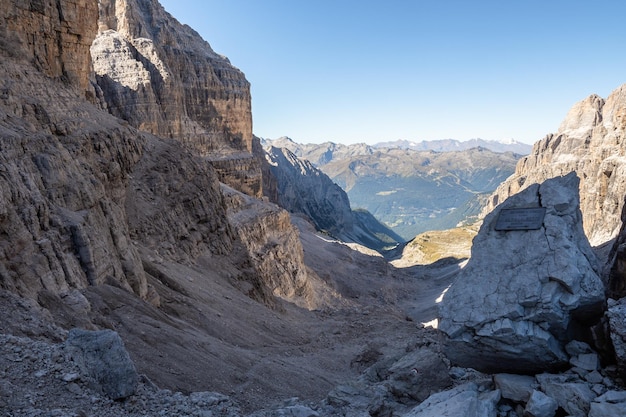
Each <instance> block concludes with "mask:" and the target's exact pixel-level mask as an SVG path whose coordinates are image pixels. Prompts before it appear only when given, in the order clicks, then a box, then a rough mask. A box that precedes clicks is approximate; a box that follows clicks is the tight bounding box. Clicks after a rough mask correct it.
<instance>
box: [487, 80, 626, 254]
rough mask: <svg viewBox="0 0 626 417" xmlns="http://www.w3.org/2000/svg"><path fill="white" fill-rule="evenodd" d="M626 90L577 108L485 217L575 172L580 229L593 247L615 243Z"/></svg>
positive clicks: (523, 163) (625, 155) (625, 185)
mask: <svg viewBox="0 0 626 417" xmlns="http://www.w3.org/2000/svg"><path fill="white" fill-rule="evenodd" d="M625 135H626V85H623V86H621V87H619V88H618V89H616V90H615V91H613V92H612V93H611V94H610V95H609V97H608V98H607V99H606V100H604V99H602V98H600V97H598V96H597V95H592V96H590V97H588V98H586V99H585V100H582V101H581V102H579V103H576V104H575V105H574V106H573V107H572V109H571V110H570V111H569V113H568V114H567V116H566V117H565V119H564V120H563V122H562V123H561V126H560V127H559V130H558V131H557V132H556V133H552V134H549V135H547V136H546V137H545V138H544V139H542V140H540V141H539V142H537V143H535V145H534V146H533V150H532V152H531V153H530V155H528V156H526V157H524V158H523V159H521V160H520V162H519V163H518V165H517V167H516V172H515V174H514V175H512V176H511V177H510V178H509V179H508V180H507V181H505V182H504V183H503V184H502V185H501V186H500V187H498V189H497V190H496V192H495V193H494V195H493V196H492V198H491V204H490V206H489V207H488V209H487V212H488V211H490V210H491V209H493V207H495V206H496V205H497V204H498V203H500V202H502V201H504V200H505V199H506V198H507V197H508V196H511V195H513V194H515V193H517V192H519V191H520V190H522V189H524V188H526V187H528V186H530V185H531V184H534V183H540V182H543V181H545V180H546V179H548V178H552V177H555V176H559V175H566V174H568V173H569V172H572V171H574V172H576V173H577V174H578V177H579V178H580V179H581V181H580V199H581V203H580V207H581V211H582V215H583V225H584V229H585V232H586V234H587V237H588V238H589V241H590V242H591V244H592V245H594V246H597V245H601V244H603V243H606V242H607V241H610V240H611V239H613V238H615V237H616V235H617V233H618V231H619V229H620V226H621V219H620V215H621V212H622V207H623V205H624V195H625V194H626V181H625V180H624V179H625V178H626V139H625Z"/></svg>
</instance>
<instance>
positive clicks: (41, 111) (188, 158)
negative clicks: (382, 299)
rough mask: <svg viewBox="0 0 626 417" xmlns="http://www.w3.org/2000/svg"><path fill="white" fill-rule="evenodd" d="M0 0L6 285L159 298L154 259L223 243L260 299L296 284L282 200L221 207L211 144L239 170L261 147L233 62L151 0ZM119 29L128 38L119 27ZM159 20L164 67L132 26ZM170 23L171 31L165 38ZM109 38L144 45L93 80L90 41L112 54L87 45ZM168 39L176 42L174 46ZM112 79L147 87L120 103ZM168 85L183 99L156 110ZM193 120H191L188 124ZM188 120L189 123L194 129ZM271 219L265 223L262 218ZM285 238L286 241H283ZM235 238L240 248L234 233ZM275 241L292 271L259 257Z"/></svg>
mask: <svg viewBox="0 0 626 417" xmlns="http://www.w3.org/2000/svg"><path fill="white" fill-rule="evenodd" d="M2 6H3V7H2V10H1V12H0V13H2V15H1V16H2V19H1V21H0V22H1V24H2V26H1V27H0V30H1V31H3V34H4V35H6V36H4V37H3V38H2V41H1V42H0V53H1V54H2V61H1V62H0V72H1V73H0V79H1V80H2V81H1V83H2V84H1V87H0V88H1V90H0V91H1V93H0V132H1V136H2V145H1V147H2V148H1V150H2V152H0V158H2V165H1V166H0V167H1V171H2V174H1V175H0V183H1V185H0V189H1V190H2V194H1V198H2V199H1V209H0V227H1V229H2V236H3V237H2V238H1V243H0V246H1V248H2V250H1V252H0V261H1V262H0V265H1V270H0V276H1V281H0V282H1V287H2V288H3V289H6V290H9V291H11V292H14V293H18V294H20V295H21V296H23V297H28V298H31V299H35V300H37V299H40V301H41V299H42V297H44V298H46V297H48V296H49V295H54V296H59V295H63V294H68V293H70V292H71V291H72V290H74V289H81V288H86V287H89V286H98V285H102V284H112V285H116V286H119V287H122V288H125V289H127V290H129V291H132V292H133V293H135V294H136V295H138V296H139V297H141V298H143V299H146V300H148V301H150V302H152V303H153V304H155V305H158V304H159V294H158V292H156V291H155V290H154V288H153V287H154V285H152V284H155V283H158V282H159V279H160V278H159V277H161V278H163V279H165V278H164V277H165V275H163V274H162V273H161V272H159V268H158V267H157V266H155V265H154V264H153V262H152V261H150V259H166V260H168V261H171V262H176V263H179V264H181V265H182V264H184V265H191V264H194V263H195V262H196V261H197V260H198V259H199V258H200V257H204V258H206V257H212V256H226V257H230V259H231V260H230V261H228V262H229V263H231V264H233V265H237V266H238V267H241V269H242V271H245V273H240V274H235V275H234V278H233V279H234V280H235V281H237V282H239V285H240V286H242V288H243V287H245V286H246V285H247V286H250V287H251V288H253V289H254V290H250V291H248V290H246V291H247V293H249V294H250V295H252V296H254V297H255V298H257V299H259V300H261V301H264V302H267V303H268V304H273V303H274V302H273V301H272V300H273V298H272V297H273V296H274V294H275V295H278V296H285V297H292V298H293V297H296V296H299V295H301V294H304V289H303V288H305V285H304V284H303V281H304V280H305V278H306V275H305V273H304V272H302V271H304V270H305V268H304V266H303V264H302V256H301V247H300V246H299V241H298V240H297V232H296V230H295V229H294V228H293V227H292V226H291V225H290V224H289V221H288V215H287V213H286V212H284V211H281V210H279V209H278V208H276V207H275V206H271V209H267V210H260V209H259V210H258V213H257V214H258V215H257V216H256V217H250V216H249V217H247V218H246V219H245V220H246V221H247V222H249V223H248V224H245V225H243V224H241V223H237V222H235V221H234V220H232V219H231V220H229V218H228V217H227V205H226V200H225V198H224V195H223V194H222V191H221V189H220V183H219V181H218V180H219V179H220V178H224V175H225V174H223V175H219V174H218V173H217V172H216V169H214V167H213V166H212V165H211V164H210V163H209V162H208V161H207V160H208V159H211V158H213V156H214V155H217V156H216V157H215V159H216V160H219V161H220V163H223V164H224V165H228V166H229V168H228V169H227V170H230V172H233V175H235V176H240V177H242V178H243V177H245V175H244V174H242V173H241V172H244V173H245V169H246V167H250V166H252V165H251V164H248V165H246V162H245V161H246V160H247V161H257V160H256V159H254V158H253V157H252V151H253V149H252V136H251V126H250V117H249V104H250V103H249V95H248V83H247V81H245V78H243V75H242V74H241V73H240V72H239V71H238V70H236V69H234V68H233V67H232V66H230V64H229V63H228V61H227V60H226V59H225V58H223V57H220V56H218V55H217V54H215V53H213V52H212V51H211V50H210V48H209V47H208V44H206V43H203V42H202V41H199V40H198V39H199V37H198V36H197V35H196V34H195V32H193V31H191V29H189V28H186V27H183V26H181V25H178V23H176V22H175V21H170V20H169V19H170V17H169V15H167V14H166V13H165V12H164V11H163V10H162V8H161V7H160V6H159V5H158V3H156V2H129V3H122V2H117V3H110V2H100V4H99V6H100V10H98V3H97V2H75V1H69V0H68V1H59V2H56V3H50V2H30V3H24V2H21V1H3V2H2ZM98 12H100V20H98ZM157 22H158V23H157ZM171 22H174V23H171ZM150 23H152V24H154V25H156V26H150V25H149V24H150ZM168 25H177V26H176V27H174V28H173V27H171V26H168ZM112 28H115V29H116V30H120V32H117V31H116V30H113V29H112ZM157 29H158V30H157ZM98 33H99V34H100V35H98ZM120 33H122V34H124V35H125V36H129V38H128V39H126V38H120V36H122V35H120ZM154 33H160V34H161V36H163V38H158V40H159V45H161V47H163V48H165V49H167V50H168V51H169V53H170V55H167V54H165V55H164V56H166V57H169V58H168V59H165V58H164V59H165V62H167V64H168V65H169V66H168V67H167V68H165V67H164V66H159V65H148V61H146V60H143V59H139V57H140V55H142V54H145V55H146V56H149V57H151V59H153V60H155V62H156V60H158V59H159V58H158V56H157V55H156V52H155V50H154V49H151V48H152V46H150V45H152V41H150V40H149V39H148V38H141V36H148V35H151V34H152V35H154ZM97 35H98V37H97ZM169 36H171V37H174V38H176V39H178V40H176V41H175V40H173V39H169V40H167V39H166V38H167V37H169ZM179 38H180V39H179ZM112 39H113V40H114V41H112V42H113V43H112V44H111V45H113V46H115V48H118V47H119V48H120V49H115V48H114V49H112V50H110V49H106V48H105V50H106V51H108V52H107V53H110V54H113V55H116V54H118V55H119V53H120V51H122V52H123V51H126V52H128V51H131V49H132V48H131V46H132V47H133V48H135V49H132V51H131V52H132V53H131V55H132V57H134V59H139V60H138V61H137V60H136V61H134V62H135V64H133V65H134V66H133V65H131V64H129V62H128V61H125V60H123V59H121V58H120V60H117V59H113V58H111V57H110V56H109V58H111V59H110V60H109V61H108V62H109V64H110V65H112V67H111V68H114V69H115V70H114V71H113V73H115V74H117V76H119V77H120V78H119V79H117V80H110V79H107V77H108V76H106V75H102V73H101V74H100V75H98V76H97V78H98V79H99V82H100V85H101V86H102V87H103V88H100V87H99V85H96V84H95V82H94V79H95V78H96V77H95V76H94V73H93V72H92V71H91V70H90V68H91V64H90V62H91V55H92V54H93V55H94V59H96V60H97V61H98V63H97V64H94V67H95V68H101V67H99V65H100V66H101V65H104V61H106V60H105V59H104V58H103V56H107V55H106V54H104V55H98V54H97V53H95V54H94V51H96V52H97V51H102V49H99V47H98V45H100V46H101V45H103V44H106V42H107V41H108V40H112ZM125 39H126V40H125ZM129 39H130V40H129ZM138 39H139V40H138ZM92 40H93V45H95V46H92V43H91V42H92ZM131 40H132V41H133V42H135V43H136V46H133V44H132V42H131ZM118 41H119V42H118ZM174 44H175V45H178V46H177V47H176V48H174V47H173V46H172V47H171V48H169V49H168V47H167V45H174ZM111 45H109V46H111ZM123 45H125V46H123ZM90 48H91V51H90ZM129 48H130V49H129ZM137 48H139V49H137ZM141 48H144V49H141ZM177 48H178V49H177ZM202 48H205V49H202ZM201 51H204V52H202V53H201ZM140 52H141V53H140ZM142 56H143V55H142ZM194 56H195V57H196V58H193V57H194ZM200 57H201V58H200ZM118 58H119V57H118ZM177 59H178V61H177ZM191 61H193V62H195V64H197V65H198V68H196V70H197V71H196V76H197V78H194V80H193V82H192V81H191V80H181V79H180V77H183V76H190V75H188V74H189V73H194V71H191V72H189V71H182V68H183V67H184V65H187V64H189V65H191V64H192V62H191ZM118 64H119V65H122V66H118ZM126 64H129V65H130V67H133V68H135V69H137V68H139V67H138V65H140V64H141V65H144V64H145V65H146V66H147V67H146V68H148V69H150V70H155V68H160V69H159V70H158V71H157V72H158V73H159V74H162V75H164V76H165V75H167V74H170V75H168V76H169V77H171V79H172V80H176V82H174V81H172V82H171V83H170V84H167V83H165V84H158V83H155V80H154V79H153V78H150V77H148V78H141V76H140V75H138V73H136V72H134V73H128V72H126V71H127V70H128V68H130V67H123V65H126ZM190 68H193V67H190ZM144 69H145V68H144ZM155 71H156V70H155ZM159 71H160V72H159ZM148 75H150V76H153V75H154V73H149V74H148ZM148 75H146V76H148ZM125 77H126V78H125ZM220 77H221V78H220ZM133 80H134V81H133ZM132 82H136V83H137V84H133V85H132V86H131V87H132V88H130V87H129V86H128V85H126V86H125V85H124V83H127V84H128V83H132ZM195 82H198V83H200V84H194V83H195ZM166 84H167V85H166ZM140 86H142V87H140ZM135 87H137V88H138V90H133V88H135ZM209 87H211V88H213V90H210V89H209ZM116 88H118V89H119V90H116ZM203 88H204V89H203ZM209 90H210V91H209ZM116 91H117V92H118V93H119V92H120V91H123V92H125V93H129V92H130V91H135V92H136V91H140V93H141V94H139V95H137V94H134V95H133V94H130V96H128V97H130V98H133V97H134V99H136V100H138V101H136V102H133V101H129V102H126V104H125V105H123V106H119V107H115V106H114V104H115V103H118V104H120V103H121V101H116V100H117V99H120V100H121V97H122V96H117V95H116V94H115V92H116ZM112 92H113V93H112ZM164 92H166V93H167V94H168V95H169V96H171V97H172V99H173V100H174V101H175V103H174V105H180V106H181V108H183V109H184V111H182V110H181V112H179V113H176V112H174V111H173V110H172V109H170V110H172V112H171V113H168V112H167V111H164V107H163V106H162V105H161V103H163V102H164V101H165V100H161V99H160V98H159V97H157V95H158V94H164ZM151 94H152V95H151ZM116 97H117V98H116ZM123 97H126V98H128V97H127V96H123ZM163 97H165V96H162V97H161V98H163ZM192 97H195V100H197V101H196V102H192V101H193V100H194V99H192ZM209 99H210V100H209ZM102 100H105V101H106V105H104V104H103V102H102ZM177 100H178V101H177ZM207 100H208V101H207ZM211 100H213V101H211ZM176 103H177V104H176ZM94 104H95V105H94ZM192 104H193V105H192ZM203 108H204V109H206V111H205V112H204V113H203V112H202V109H203ZM216 108H217V109H219V111H217V113H216V112H215V109H216ZM226 108H228V109H233V111H232V112H230V110H229V111H226ZM103 109H108V110H109V111H110V112H111V113H113V116H112V115H110V114H108V112H106V111H103ZM165 110H167V109H165ZM220 112H222V113H223V114H221V113H220ZM164 115H167V116H168V117H162V116H164ZM114 116H125V118H126V119H127V120H128V121H130V122H131V123H130V124H136V125H137V126H138V127H140V128H142V129H143V130H150V131H153V132H154V133H163V134H164V136H172V137H173V136H177V135H182V136H184V137H186V138H188V139H189V142H188V143H181V141H175V140H171V139H161V138H159V137H156V136H153V135H151V134H149V133H145V132H142V131H139V130H137V129H136V128H134V127H132V126H129V124H128V123H126V122H124V121H122V120H120V119H119V118H116V117H114ZM170 116H171V118H170ZM192 116H193V117H192ZM192 125H193V126H195V127H194V129H195V130H194V129H191V130H185V129H183V126H186V127H189V126H192ZM199 126H202V129H203V130H202V129H200V127H199ZM196 128H197V129H196ZM192 130H194V131H195V132H196V133H197V134H196V135H187V133H189V132H191V131H192ZM224 155H227V156H228V157H226V158H222V156H224ZM254 164H256V165H255V166H256V167H260V164H258V162H254ZM255 171H259V173H260V169H257V168H255ZM259 178H260V177H259ZM244 180H245V181H240V182H238V183H237V185H238V186H239V188H241V189H244V190H247V191H248V192H249V193H250V194H252V195H256V194H258V192H260V185H259V184H260V182H259V183H258V184H257V183H256V182H255V181H256V179H254V178H252V177H247V178H244ZM246 181H248V182H246ZM246 184H247V185H246ZM255 184H256V185H255ZM231 200H232V197H229V199H228V201H231ZM259 204H261V205H262V204H263V203H261V202H259ZM229 207H231V209H232V205H230V206H229ZM268 213H269V214H268ZM263 214H268V216H267V219H265V218H263ZM274 218H280V219H282V220H281V221H278V222H275V221H273V220H272V219H274ZM285 219H287V220H286V221H285ZM267 222H269V223H271V224H270V225H269V226H267V227H263V226H262V225H263V224H266V223H267ZM257 226H258V228H260V231H258V232H255V235H254V239H252V238H251V237H250V236H248V235H246V233H244V232H242V230H246V231H249V230H252V229H255V228H256V227H257ZM270 232H271V233H270ZM252 240H254V241H256V242H266V243H267V244H266V245H265V246H267V247H271V248H272V250H271V251H270V250H269V249H268V251H267V252H264V251H263V250H262V249H260V248H259V247H253V245H251V244H250V241H252ZM270 241H271V244H270V243H269V242H270ZM283 245H284V247H285V248H288V250H287V251H282V252H281V250H282V249H281V248H282V247H283ZM238 247H243V248H244V250H243V251H241V250H238V249H237V250H235V249H234V248H238ZM246 248H247V250H246ZM277 248H278V249H277ZM298 250H299V251H300V252H298ZM270 252H271V253H276V257H275V258H276V259H274V260H275V262H274V263H273V264H272V265H273V267H275V268H283V269H284V270H285V271H288V272H287V273H285V274H282V275H281V274H280V273H276V271H274V270H273V269H272V268H270V267H268V266H267V265H265V264H264V262H265V263H267V262H268V261H266V260H264V261H263V262H261V261H259V259H265V255H266V254H267V253H270ZM287 252H289V256H287ZM291 252H293V253H294V256H293V257H291ZM298 253H300V256H299V257H298ZM290 274H291V275H290ZM292 275H294V276H293V277H292ZM283 277H285V279H288V282H287V283H285V284H283V283H281V282H280V280H281V279H282V278H283ZM155 279H156V281H155ZM150 282H152V284H150ZM291 282H293V284H290V283H291ZM243 283H246V284H245V285H244V284H243ZM277 288H282V289H281V290H277ZM42 294H43V295H42ZM46 294H47V295H46ZM44 304H45V303H44Z"/></svg>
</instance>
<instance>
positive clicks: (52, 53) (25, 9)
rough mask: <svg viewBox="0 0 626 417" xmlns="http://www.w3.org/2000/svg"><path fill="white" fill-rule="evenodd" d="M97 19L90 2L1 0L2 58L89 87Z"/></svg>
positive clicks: (0, 41) (94, 3)
mask: <svg viewBox="0 0 626 417" xmlns="http://www.w3.org/2000/svg"><path fill="white" fill-rule="evenodd" d="M97 20H98V7H97V4H96V2H93V1H84V0H63V1H56V2H52V1H45V0H33V1H16V0H2V1H0V48H1V49H2V52H3V54H4V55H5V56H6V57H10V58H12V59H20V60H23V61H25V62H29V63H32V64H33V65H34V67H35V68H36V69H37V70H39V71H41V72H42V73H44V74H45V75H47V76H49V77H52V78H55V79H61V80H63V81H65V82H66V83H67V84H76V85H78V86H79V88H80V89H81V90H82V91H87V90H92V88H91V87H90V83H89V80H90V75H91V59H90V57H89V47H90V46H91V42H92V41H93V39H94V38H95V37H96V33H97V32H96V22H97ZM5 80H6V78H5Z"/></svg>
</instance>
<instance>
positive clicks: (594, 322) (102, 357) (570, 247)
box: [0, 0, 626, 417]
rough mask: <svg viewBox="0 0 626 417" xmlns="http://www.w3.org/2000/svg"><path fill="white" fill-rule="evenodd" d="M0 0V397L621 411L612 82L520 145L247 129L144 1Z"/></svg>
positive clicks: (277, 408) (75, 408) (442, 410)
mask: <svg viewBox="0 0 626 417" xmlns="http://www.w3.org/2000/svg"><path fill="white" fill-rule="evenodd" d="M1 4H2V6H3V7H0V35H1V36H0V56H1V58H2V59H0V314H1V315H2V320H0V414H2V415H7V416H25V417H43V416H59V417H65V416H68V417H69V416H71V417H79V416H90V417H110V416H116V417H131V416H132V417H135V416H146V415H150V416H152V415H155V416H156V415H167V416H174V417H183V416H185V417H187V416H194V417H208V416H221V417H241V416H246V417H325V416H329V417H332V416H337V417H339V416H342V417H362V416H372V417H434V416H442V415H454V416H461V417H526V416H529V415H532V416H535V417H555V416H565V415H571V416H590V417H609V416H610V417H616V416H624V415H626V384H625V382H624V381H626V343H625V342H624V341H625V340H626V326H625V325H624V324H625V323H626V272H625V267H624V265H626V250H625V249H624V248H625V247H626V245H624V242H626V228H625V226H624V222H623V219H624V218H625V215H624V210H626V209H625V208H624V195H626V190H625V189H624V184H626V181H625V180H624V179H625V178H626V170H625V167H626V164H624V161H625V160H626V159H625V156H624V153H625V152H626V151H625V149H626V145H624V143H625V141H626V123H625V122H624V120H625V118H624V115H626V87H625V86H622V87H619V88H617V89H616V90H615V91H614V92H613V93H611V94H610V95H609V96H608V97H607V98H606V99H603V98H600V97H599V96H596V95H592V96H590V97H588V98H587V99H584V100H582V101H581V102H579V103H576V104H574V106H573V107H572V109H571V110H570V112H569V113H568V115H567V116H566V118H565V120H564V122H563V123H562V124H561V126H560V127H559V129H558V131H557V132H555V133H552V134H549V135H547V136H546V137H545V138H544V139H542V140H540V141H538V142H537V143H536V144H535V145H534V146H533V148H532V149H531V150H530V153H529V154H528V155H526V156H522V155H520V154H518V153H513V152H510V151H506V152H503V153H502V152H500V150H501V149H498V152H495V151H492V150H489V149H487V148H486V147H484V146H483V145H485V146H487V145H488V143H487V142H483V141H478V140H476V141H475V142H472V144H478V145H479V146H478V147H474V146H471V147H470V148H469V149H465V150H455V151H449V149H450V147H453V148H454V147H459V146H463V145H462V144H461V143H459V142H456V141H451V140H449V141H443V142H437V143H426V142H422V143H421V144H419V143H409V142H394V143H388V144H384V143H383V144H379V145H377V146H369V145H365V144H358V145H350V146H346V145H339V144H334V143H330V142H328V143H325V144H321V145H310V144H309V145H300V144H297V143H295V142H293V141H291V140H290V139H288V138H281V139H278V140H275V141H266V140H261V139H260V138H258V137H256V136H255V135H254V134H253V131H252V112H251V93H250V83H249V82H248V80H247V79H246V78H245V76H244V73H243V72H242V71H241V70H239V69H238V68H236V67H234V66H233V65H232V64H231V63H230V61H229V60H228V58H226V57H224V56H222V55H220V54H218V53H216V52H215V51H213V49H212V48H211V46H210V45H209V43H208V42H206V41H205V40H204V39H202V38H201V37H200V35H199V34H198V33H197V32H195V31H194V30H193V29H191V28H190V27H189V26H186V25H183V24H181V23H180V22H178V21H177V20H176V19H175V18H174V17H173V16H171V15H170V14H169V13H168V12H167V11H166V10H165V9H164V8H163V7H162V6H161V4H160V3H159V2H158V1H157V0H141V1H137V0H90V1H74V0H58V1H56V2H23V1H19V0H2V3H1ZM492 145H493V144H492ZM499 145H503V144H499ZM504 145H506V144H504ZM508 145H511V146H514V147H515V149H520V148H519V143H514V142H511V143H509V144H508ZM424 146H426V147H427V146H431V147H432V146H437V147H439V148H437V150H434V149H422V147H424ZM264 148H265V149H264ZM522 149H523V148H522ZM444 150H445V151H444ZM494 190H495V191H494ZM503 208H521V209H524V208H542V209H545V216H544V218H543V221H542V224H541V225H540V226H539V228H538V229H537V228H533V229H532V230H531V229H523V230H515V231H508V230H507V231H502V230H496V228H495V223H496V222H497V220H496V219H497V217H498V216H499V213H500V210H502V209H503ZM365 209H367V210H365ZM474 220H478V222H474ZM460 223H467V224H463V225H462V226H459V227H454V226H457V225H459V224H460ZM387 225H389V227H388V226H387ZM435 229H440V230H435ZM409 240H410V241H409ZM407 241H409V242H407ZM470 242H473V245H470Z"/></svg>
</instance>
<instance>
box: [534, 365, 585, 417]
mask: <svg viewBox="0 0 626 417" xmlns="http://www.w3.org/2000/svg"><path fill="white" fill-rule="evenodd" d="M536 378H537V381H538V382H539V384H540V385H541V390H542V391H543V392H544V393H545V394H546V395H547V396H549V397H551V398H553V399H554V400H555V401H556V403H557V404H558V405H559V407H561V408H562V409H563V410H565V411H566V412H567V413H568V415H570V416H572V417H586V416H587V414H588V413H589V409H590V407H591V402H592V401H593V400H594V399H595V398H596V394H595V393H594V392H593V391H592V390H591V388H590V385H589V384H587V383H585V382H582V381H581V380H580V379H577V378H575V377H573V376H572V375H564V374H561V375H558V374H540V375H537V376H536Z"/></svg>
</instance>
